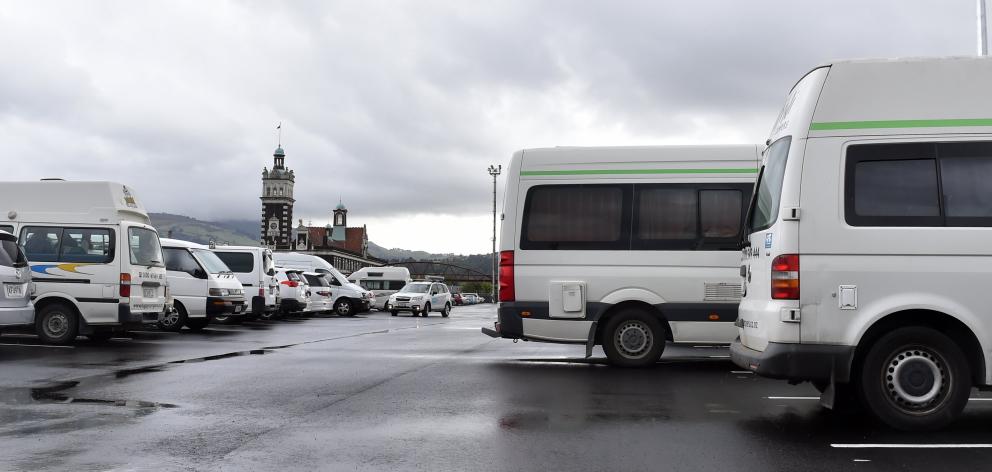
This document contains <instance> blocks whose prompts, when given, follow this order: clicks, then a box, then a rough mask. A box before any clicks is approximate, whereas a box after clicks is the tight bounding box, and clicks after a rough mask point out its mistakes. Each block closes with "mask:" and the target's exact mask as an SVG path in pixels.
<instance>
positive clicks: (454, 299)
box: [451, 293, 463, 306]
mask: <svg viewBox="0 0 992 472" xmlns="http://www.w3.org/2000/svg"><path fill="white" fill-rule="evenodd" d="M451 303H453V304H455V305H458V306H460V305H461V304H462V303H463V301H462V294H460V293H452V294H451Z"/></svg>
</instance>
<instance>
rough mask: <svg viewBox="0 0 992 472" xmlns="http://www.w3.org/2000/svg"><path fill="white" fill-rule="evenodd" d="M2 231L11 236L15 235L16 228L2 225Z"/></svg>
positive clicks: (0, 227)
mask: <svg viewBox="0 0 992 472" xmlns="http://www.w3.org/2000/svg"><path fill="white" fill-rule="evenodd" d="M0 231H6V232H8V233H10V234H14V227H13V226H10V225H0Z"/></svg>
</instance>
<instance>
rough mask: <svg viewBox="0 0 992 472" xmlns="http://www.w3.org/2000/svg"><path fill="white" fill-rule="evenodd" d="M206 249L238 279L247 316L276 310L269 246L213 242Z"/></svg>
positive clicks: (268, 315) (267, 316) (267, 315)
mask: <svg viewBox="0 0 992 472" xmlns="http://www.w3.org/2000/svg"><path fill="white" fill-rule="evenodd" d="M210 250H212V251H213V252H214V254H217V257H219V258H220V260H221V261H224V265H226V266H227V268H228V269H230V270H231V272H234V276H235V277H237V278H238V280H239V281H240V282H241V286H242V287H243V288H244V291H245V303H247V307H246V309H247V310H248V311H247V312H246V315H245V316H246V317H247V318H249V319H259V318H261V319H270V318H272V317H273V316H275V315H276V314H277V313H278V312H279V305H280V302H281V300H280V298H279V281H278V280H276V277H275V275H276V270H275V264H274V263H273V262H272V251H271V250H269V249H267V248H264V247H254V246H215V245H211V246H210ZM249 296H250V298H249Z"/></svg>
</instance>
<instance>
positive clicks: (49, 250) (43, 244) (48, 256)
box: [20, 226, 62, 262]
mask: <svg viewBox="0 0 992 472" xmlns="http://www.w3.org/2000/svg"><path fill="white" fill-rule="evenodd" d="M20 241H21V242H22V244H24V255H25V256H27V258H28V260H29V261H31V262H58V261H59V247H60V246H61V245H62V228H39V227H35V226H26V227H24V228H23V229H21V238H20Z"/></svg>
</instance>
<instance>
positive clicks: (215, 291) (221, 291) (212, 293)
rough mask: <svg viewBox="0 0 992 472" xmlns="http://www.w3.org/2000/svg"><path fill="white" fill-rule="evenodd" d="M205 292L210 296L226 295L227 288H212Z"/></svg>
mask: <svg viewBox="0 0 992 472" xmlns="http://www.w3.org/2000/svg"><path fill="white" fill-rule="evenodd" d="M207 293H208V294H210V296H211V297H226V296H227V289H226V288H212V289H210V290H208V291H207Z"/></svg>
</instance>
